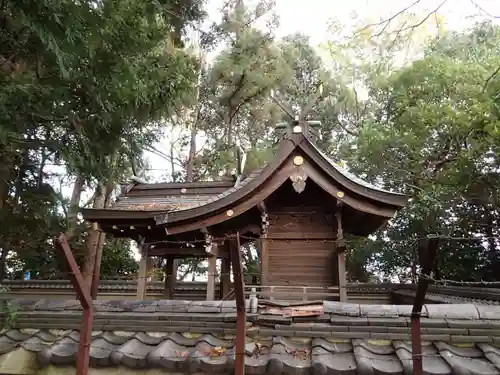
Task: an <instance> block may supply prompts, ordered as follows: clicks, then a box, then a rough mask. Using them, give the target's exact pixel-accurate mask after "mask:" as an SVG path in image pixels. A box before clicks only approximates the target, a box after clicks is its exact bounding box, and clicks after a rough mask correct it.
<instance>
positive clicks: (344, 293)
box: [337, 248, 347, 302]
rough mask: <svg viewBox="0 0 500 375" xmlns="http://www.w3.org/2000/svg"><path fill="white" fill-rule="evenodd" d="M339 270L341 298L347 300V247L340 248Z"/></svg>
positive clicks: (338, 254)
mask: <svg viewBox="0 0 500 375" xmlns="http://www.w3.org/2000/svg"><path fill="white" fill-rule="evenodd" d="M337 270H338V274H339V300H340V302H347V288H346V277H345V248H338V253H337Z"/></svg>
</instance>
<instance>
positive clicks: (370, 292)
mask: <svg viewBox="0 0 500 375" xmlns="http://www.w3.org/2000/svg"><path fill="white" fill-rule="evenodd" d="M1 285H2V287H3V288H5V289H6V290H5V291H4V292H3V293H2V295H3V297H5V298H22V299H41V298H46V299H72V298H76V295H75V291H74V290H73V287H72V285H71V283H70V282H69V280H26V281H23V280H4V281H3V282H1ZM399 287H402V286H401V285H398V284H348V285H347V296H348V301H350V302H355V303H390V295H391V291H392V290H394V289H397V288H399ZM408 287H410V288H411V286H408ZM164 288H165V285H164V283H163V282H159V281H152V282H148V284H147V297H146V298H148V299H162V298H164V297H163V296H164ZM252 288H255V291H256V294H257V295H258V296H259V297H260V298H262V299H271V298H274V299H275V300H279V299H287V298H291V297H293V299H294V300H318V299H333V300H336V299H338V288H337V287H332V288H321V287H304V286H295V287H291V286H279V287H278V286H274V287H273V286H261V285H247V286H246V289H245V293H246V295H247V296H248V295H249V294H250V293H251V292H252ZM403 288H404V286H403ZM136 291H137V281H135V280H128V281H124V280H112V281H111V280H102V281H101V284H100V286H99V293H98V299H112V300H118V299H130V300H134V299H136V294H137V293H136ZM174 293H175V297H174V298H175V299H177V300H192V301H193V300H205V298H206V283H204V282H183V281H179V282H177V283H176V285H175V292H174ZM215 295H216V299H221V298H224V299H226V300H231V299H234V293H226V295H225V296H222V295H221V291H220V284H219V283H217V284H216V294H215Z"/></svg>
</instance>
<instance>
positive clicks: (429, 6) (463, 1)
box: [146, 0, 500, 182]
mask: <svg viewBox="0 0 500 375" xmlns="http://www.w3.org/2000/svg"><path fill="white" fill-rule="evenodd" d="M227 1H228V0H208V1H207V6H206V10H207V12H208V18H209V20H210V21H212V22H217V21H219V20H220V17H221V12H220V9H221V8H222V7H223V6H224V4H225V3H227ZM244 1H245V4H247V5H249V6H251V5H252V4H255V3H256V2H257V0H244ZM275 1H276V6H275V7H274V11H275V12H276V14H277V15H278V17H279V26H278V28H277V29H276V31H275V36H276V37H277V38H283V37H284V36H286V35H290V34H294V33H301V34H305V35H307V36H309V37H310V41H311V44H312V45H313V46H316V47H319V46H320V45H322V44H325V43H327V42H328V41H330V40H332V39H334V38H335V35H333V34H332V32H331V31H330V29H329V25H330V24H331V22H332V20H333V19H337V20H339V21H340V22H341V24H343V25H345V26H346V27H347V28H351V29H352V30H356V26H355V25H354V23H353V21H352V20H353V15H357V18H358V19H369V20H370V22H377V21H379V20H381V19H388V18H390V17H391V15H394V14H396V13H398V12H400V11H401V10H403V9H405V8H406V7H408V6H409V5H411V4H413V3H417V4H416V5H415V6H413V7H411V9H412V11H413V12H415V13H416V18H417V19H423V18H424V17H425V16H426V15H428V14H429V13H430V12H432V11H433V10H435V9H436V8H437V7H438V6H439V5H440V4H441V2H442V0H420V1H419V0H405V1H397V0H350V1H340V0H307V1H299V0H275ZM496 1H498V0H446V2H445V3H444V5H443V6H442V7H441V8H440V9H439V15H440V17H441V19H440V20H441V22H443V21H444V27H445V29H453V30H460V29H464V28H467V27H470V26H472V25H473V24H474V23H475V22H478V21H480V20H481V19H484V18H485V17H487V13H489V14H493V15H495V6H494V4H495V2H496ZM498 14H499V15H500V11H498ZM489 18H491V17H489ZM497 21H498V20H497ZM260 27H263V28H264V27H265V25H263V24H262V25H260ZM170 131H171V129H168V130H167V131H166V134H165V136H164V139H163V140H162V141H160V142H159V143H158V144H157V145H156V148H157V149H158V150H160V151H162V152H163V153H165V154H167V155H168V154H169V150H170V146H169V143H170V141H169V137H168V135H167V134H168V132H170ZM202 143H203V142H198V144H202ZM146 157H147V159H148V161H149V171H148V173H147V174H148V177H150V178H152V180H153V181H157V182H159V181H162V180H165V178H166V176H168V175H169V174H170V169H169V162H168V161H167V160H165V159H164V158H162V157H160V156H158V155H155V154H152V153H151V152H147V153H146Z"/></svg>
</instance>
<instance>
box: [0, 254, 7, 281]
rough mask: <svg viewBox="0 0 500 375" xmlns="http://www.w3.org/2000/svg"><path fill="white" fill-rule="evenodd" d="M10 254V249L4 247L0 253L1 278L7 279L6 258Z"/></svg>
mask: <svg viewBox="0 0 500 375" xmlns="http://www.w3.org/2000/svg"><path fill="white" fill-rule="evenodd" d="M8 254H9V250H8V249H2V251H1V253H0V280H3V279H5V277H6V275H7V267H6V260H7V255H8Z"/></svg>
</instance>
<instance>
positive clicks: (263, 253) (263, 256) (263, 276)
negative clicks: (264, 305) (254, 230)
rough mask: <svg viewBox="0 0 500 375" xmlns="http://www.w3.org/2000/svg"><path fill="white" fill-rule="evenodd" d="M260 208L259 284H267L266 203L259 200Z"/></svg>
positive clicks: (267, 223)
mask: <svg viewBox="0 0 500 375" xmlns="http://www.w3.org/2000/svg"><path fill="white" fill-rule="evenodd" d="M257 207H258V208H259V210H260V218H261V233H260V284H261V285H268V273H269V252H268V250H267V245H268V242H267V229H268V228H269V216H268V214H267V209H266V205H265V203H264V202H260V203H259V204H258V206H257Z"/></svg>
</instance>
